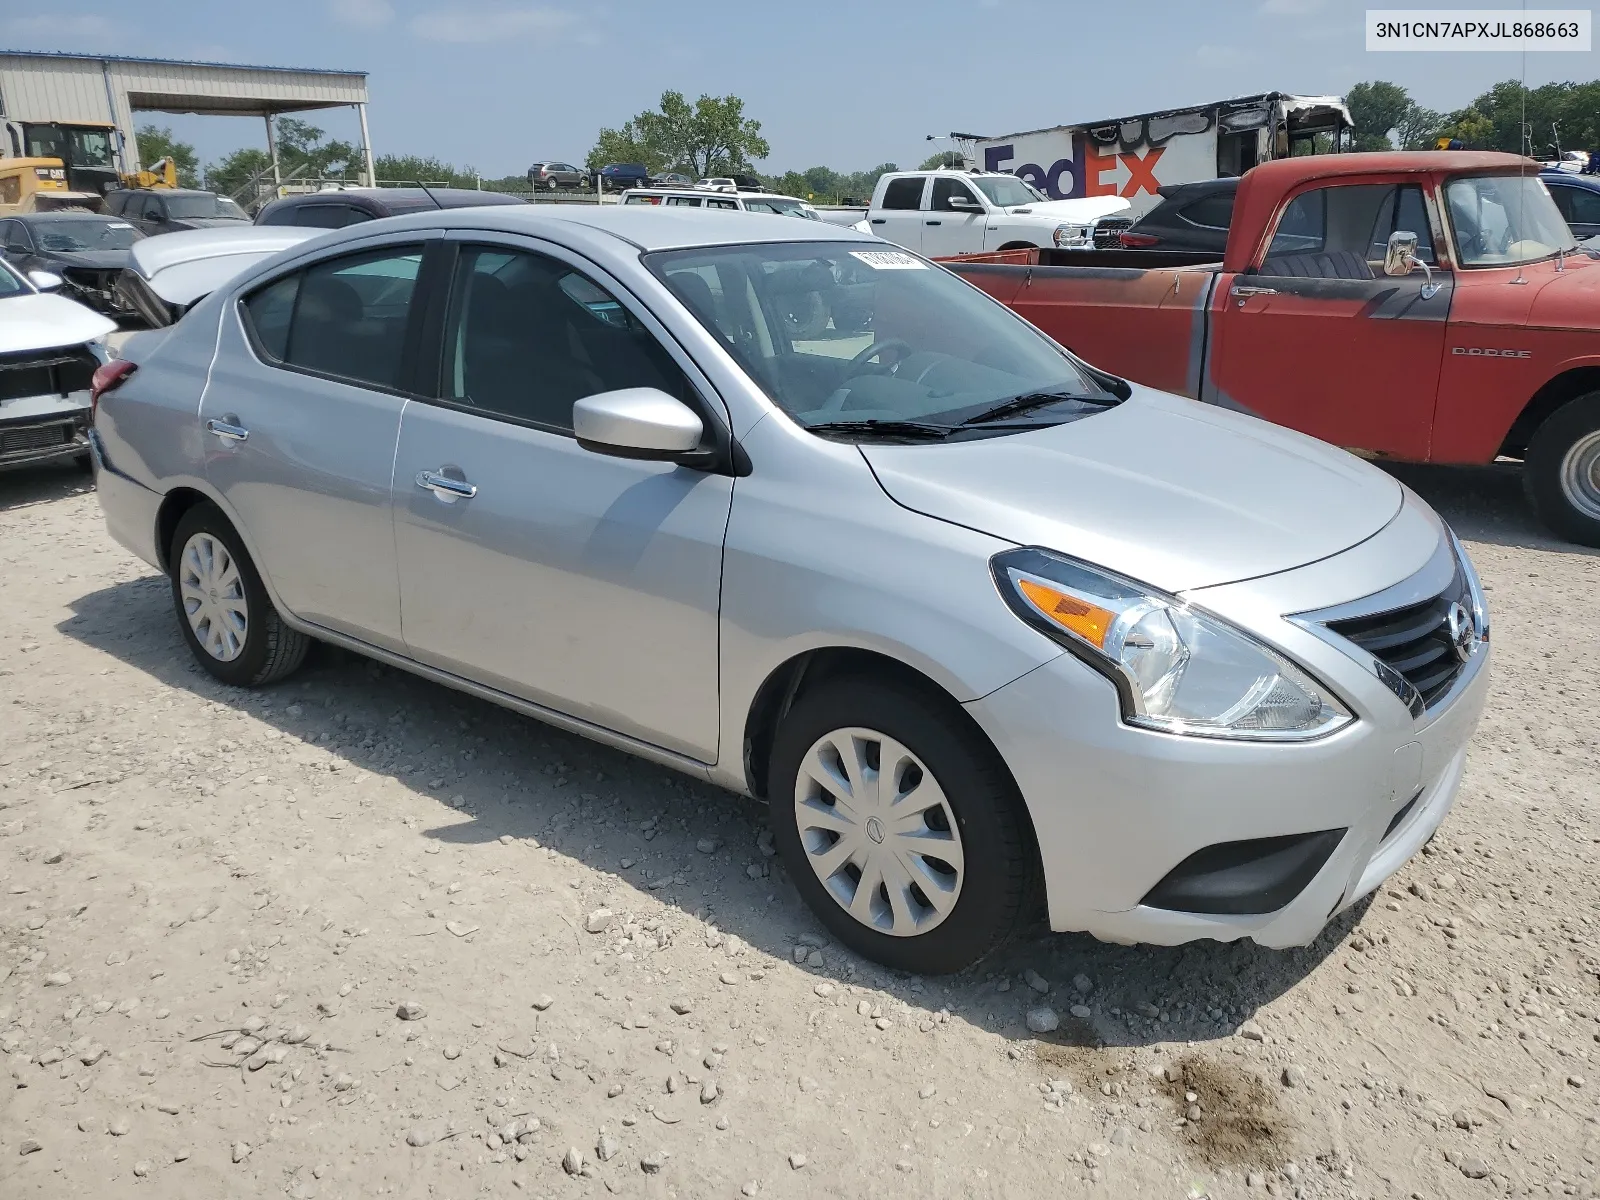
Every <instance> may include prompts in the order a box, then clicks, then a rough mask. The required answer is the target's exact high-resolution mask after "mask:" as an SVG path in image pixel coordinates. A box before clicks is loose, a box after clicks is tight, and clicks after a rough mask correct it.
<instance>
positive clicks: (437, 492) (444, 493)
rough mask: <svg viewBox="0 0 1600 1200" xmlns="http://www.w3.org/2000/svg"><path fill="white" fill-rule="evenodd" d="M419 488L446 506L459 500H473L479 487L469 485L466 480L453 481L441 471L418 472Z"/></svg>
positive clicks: (472, 484)
mask: <svg viewBox="0 0 1600 1200" xmlns="http://www.w3.org/2000/svg"><path fill="white" fill-rule="evenodd" d="M417 486H418V487H419V488H422V489H423V490H424V491H429V492H432V493H433V494H434V496H435V497H436V498H437V499H439V500H442V501H444V502H445V503H446V504H454V503H455V502H456V501H457V500H471V499H472V498H473V497H474V496H476V495H477V494H478V485H477V484H475V483H468V482H467V481H466V480H465V479H452V478H451V477H450V476H448V475H444V474H441V473H440V471H418V472H417Z"/></svg>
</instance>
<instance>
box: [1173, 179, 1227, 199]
mask: <svg viewBox="0 0 1600 1200" xmlns="http://www.w3.org/2000/svg"><path fill="white" fill-rule="evenodd" d="M1238 187H1239V177H1238V176H1237V175H1229V176H1226V177H1224V178H1222V179H1196V180H1194V181H1193V182H1190V183H1166V184H1162V185H1161V187H1160V188H1158V189H1157V192H1156V194H1157V195H1159V196H1160V197H1161V198H1162V199H1163V200H1171V199H1188V198H1190V197H1192V196H1200V195H1204V194H1206V193H1207V192H1231V191H1235V190H1237V188H1238Z"/></svg>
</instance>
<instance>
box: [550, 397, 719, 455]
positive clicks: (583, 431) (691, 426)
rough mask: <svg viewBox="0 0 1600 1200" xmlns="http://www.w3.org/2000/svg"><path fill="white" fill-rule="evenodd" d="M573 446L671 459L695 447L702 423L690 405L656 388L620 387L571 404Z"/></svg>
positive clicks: (612, 453)
mask: <svg viewBox="0 0 1600 1200" xmlns="http://www.w3.org/2000/svg"><path fill="white" fill-rule="evenodd" d="M572 432H573V433H574V434H576V435H577V438H578V445H580V446H582V447H583V448H584V449H585V450H590V451H593V452H594V453H595V454H605V455H608V456H610V457H612V458H641V459H653V460H657V461H665V462H670V461H673V460H674V459H678V458H681V457H682V456H683V455H685V454H691V453H693V452H694V451H695V450H696V449H698V448H699V446H700V438H701V435H702V434H703V433H704V432H705V427H704V426H703V425H702V424H701V422H700V418H699V417H697V416H696V415H695V414H694V413H693V412H692V411H690V409H689V406H688V405H686V404H684V403H683V401H681V400H677V399H675V398H673V397H672V396H669V395H667V394H666V393H665V392H663V391H660V390H658V389H656V388H622V389H621V390H619V391H615V392H601V393H599V394H598V395H594V396H585V397H584V398H583V399H582V400H579V401H578V402H577V403H575V404H574V405H573V406H572Z"/></svg>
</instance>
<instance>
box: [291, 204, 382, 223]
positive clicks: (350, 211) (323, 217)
mask: <svg viewBox="0 0 1600 1200" xmlns="http://www.w3.org/2000/svg"><path fill="white" fill-rule="evenodd" d="M371 219H372V218H371V217H369V216H368V215H367V214H366V213H364V212H362V211H361V210H360V209H359V208H353V207H351V206H350V205H348V204H307V205H306V206H305V207H304V208H302V209H300V210H299V211H298V212H296V213H295V217H294V223H295V224H296V225H298V226H300V227H301V228H308V229H343V228H344V227H345V226H346V225H355V224H357V223H358V222H361V221H370V220H371Z"/></svg>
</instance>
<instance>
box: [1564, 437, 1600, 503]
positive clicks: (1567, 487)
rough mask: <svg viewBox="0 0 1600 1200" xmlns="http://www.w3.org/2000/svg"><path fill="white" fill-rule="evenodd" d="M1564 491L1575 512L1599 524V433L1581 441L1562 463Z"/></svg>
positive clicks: (1569, 451)
mask: <svg viewBox="0 0 1600 1200" xmlns="http://www.w3.org/2000/svg"><path fill="white" fill-rule="evenodd" d="M1561 491H1562V493H1563V494H1564V495H1565V496H1566V498H1567V503H1569V504H1571V505H1572V507H1573V508H1575V509H1577V510H1578V511H1579V512H1581V513H1582V514H1583V515H1584V516H1586V517H1588V518H1589V519H1590V520H1592V521H1600V429H1597V430H1595V432H1593V433H1591V434H1589V435H1588V436H1586V437H1583V438H1580V439H1578V441H1577V442H1576V443H1574V444H1573V446H1572V448H1571V449H1570V450H1568V451H1567V453H1566V457H1565V458H1563V459H1562V460H1561Z"/></svg>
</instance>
